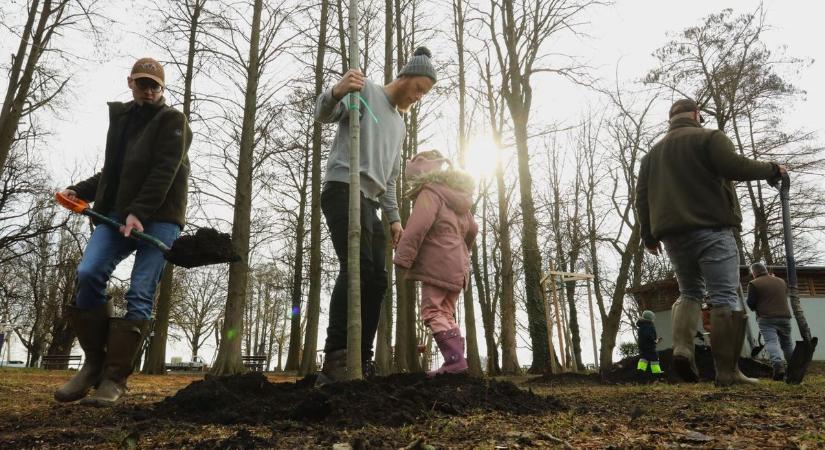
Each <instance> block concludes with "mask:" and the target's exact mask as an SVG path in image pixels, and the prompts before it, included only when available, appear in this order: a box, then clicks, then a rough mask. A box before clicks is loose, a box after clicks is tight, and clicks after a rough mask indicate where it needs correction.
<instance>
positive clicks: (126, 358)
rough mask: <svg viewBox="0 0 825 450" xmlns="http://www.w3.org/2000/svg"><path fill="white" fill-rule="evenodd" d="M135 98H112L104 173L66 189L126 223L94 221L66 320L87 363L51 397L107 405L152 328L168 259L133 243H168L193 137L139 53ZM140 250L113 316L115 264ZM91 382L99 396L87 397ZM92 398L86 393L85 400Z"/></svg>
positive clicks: (176, 226)
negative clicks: (144, 236) (110, 289)
mask: <svg viewBox="0 0 825 450" xmlns="http://www.w3.org/2000/svg"><path fill="white" fill-rule="evenodd" d="M127 83H128V86H129V89H130V90H131V92H132V101H129V102H125V103H122V102H111V103H109V131H108V134H107V137H106V154H105V158H104V161H103V169H102V170H101V171H100V172H98V173H97V174H95V175H94V176H92V177H91V178H89V179H87V180H84V181H81V182H79V183H77V184H75V185H72V186H69V187H68V188H66V189H64V190H63V191H62V192H61V193H62V194H63V195H64V196H66V197H68V198H70V199H72V200H77V199H80V200H84V201H87V202H93V210H94V211H96V212H98V213H101V214H104V215H107V216H109V217H112V218H114V219H115V220H117V221H119V222H121V223H124V224H125V225H124V226H122V227H121V228H120V229H119V230H116V229H114V228H113V227H111V226H109V225H98V226H97V227H95V229H94V232H93V233H92V236H91V238H90V239H89V243H88V244H87V245H86V249H85V251H84V252H83V258H82V260H81V261H80V264H79V265H78V268H77V294H76V296H75V300H74V304H73V305H70V306H69V307H68V309H67V311H68V321H69V323H70V324H71V326H72V328H73V329H74V330H75V332H76V333H77V338H78V341H79V342H80V346H81V347H82V348H83V351H84V353H85V354H86V359H85V361H84V364H83V367H82V368H81V369H80V371H79V372H78V373H77V375H75V376H74V377H73V378H72V379H71V380H69V382H67V383H66V384H64V385H63V386H61V387H60V388H59V389H58V390H57V391H56V392H55V393H54V398H55V400H57V401H59V402H72V401H75V400H80V399H83V401H82V402H81V403H84V404H91V405H94V406H105V405H111V404H114V403H116V402H117V401H118V400H119V399H120V397H121V396H122V395H123V393H124V392H125V391H126V379H127V378H128V377H129V376H130V375H131V374H132V371H133V367H134V362H135V358H136V357H137V354H138V352H139V350H140V345H141V343H142V342H143V340H144V338H145V336H146V334H147V332H148V330H149V319H150V317H151V314H152V306H153V303H154V299H155V290H156V289H157V285H158V282H159V281H160V275H161V272H162V271H163V267H164V265H165V264H166V261H165V259H164V257H163V253H162V252H161V251H160V249H158V248H157V247H155V246H154V245H152V244H148V243H145V242H143V241H137V240H134V239H129V235H130V234H131V232H132V230H137V231H144V232H146V233H148V234H150V235H152V236H154V237H156V238H158V239H160V240H161V241H162V242H163V243H164V244H166V245H168V246H171V244H172V241H174V240H175V239H176V238H177V237H178V235H179V234H180V232H181V229H182V228H183V226H184V223H185V213H186V199H187V193H188V180H189V159H188V157H187V151H188V149H189V144H190V142H191V140H192V139H191V138H192V133H191V131H190V130H189V128H188V127H187V125H186V120H185V118H184V116H183V114H182V113H181V112H180V111H178V110H176V109H174V108H171V107H169V106H167V105H166V104H165V99H164V97H163V90H164V74H163V67H162V66H161V65H160V63H159V62H157V61H156V60H154V59H152V58H141V59H139V60H138V61H137V62H135V64H134V65H133V66H132V71H131V73H130V75H129V77H128V78H127ZM132 253H135V262H134V266H133V268H132V275H131V282H130V286H129V290H128V291H127V292H126V315H125V316H124V317H122V318H119V317H118V318H115V317H111V316H112V305H111V302H109V301H108V298H107V296H106V287H107V284H108V282H109V278H110V277H111V275H112V272H113V271H114V270H115V267H117V265H118V264H119V263H120V262H121V261H123V260H124V259H126V258H127V257H128V256H129V255H131V254H132ZM92 387H95V388H96V389H95V392H94V394H93V395H91V396H89V397H86V396H87V395H88V393H89V391H90V390H91V388H92ZM84 397H86V398H84Z"/></svg>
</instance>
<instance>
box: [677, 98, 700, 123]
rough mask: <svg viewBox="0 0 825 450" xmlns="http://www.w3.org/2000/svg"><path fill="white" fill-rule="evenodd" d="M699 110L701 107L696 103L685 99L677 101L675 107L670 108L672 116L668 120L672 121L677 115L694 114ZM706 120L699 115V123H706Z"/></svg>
mask: <svg viewBox="0 0 825 450" xmlns="http://www.w3.org/2000/svg"><path fill="white" fill-rule="evenodd" d="M697 110H699V105H698V104H697V103H696V101H694V100H692V99H689V98H683V99H681V100H676V101H675V102H674V103H673V105H672V106H671V107H670V114H668V118H669V119H671V118H673V116H675V115H676V114H681V113H686V112H693V111H697ZM704 122H705V119H704V117H702V115H701V114H699V123H704Z"/></svg>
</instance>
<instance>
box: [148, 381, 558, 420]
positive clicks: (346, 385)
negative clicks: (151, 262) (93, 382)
mask: <svg viewBox="0 0 825 450" xmlns="http://www.w3.org/2000/svg"><path fill="white" fill-rule="evenodd" d="M314 381H315V380H314V376H311V377H306V378H304V379H302V380H300V381H298V382H297V383H270V382H269V381H268V380H267V379H266V377H265V376H264V375H263V374H261V373H257V372H252V373H247V374H244V375H236V376H230V377H208V378H206V379H204V380H202V381H195V382H194V383H192V384H190V385H189V386H187V387H185V388H184V389H181V390H180V391H178V393H177V394H175V395H174V396H172V397H167V398H166V399H164V400H163V401H161V402H158V403H157V404H156V405H155V411H156V412H157V413H158V414H159V415H160V416H162V417H168V418H174V419H176V420H188V421H192V422H198V423H221V424H234V423H248V424H257V423H264V422H271V421H279V420H292V421H297V422H324V423H327V424H334V425H340V426H356V427H357V426H363V425H366V424H373V425H388V426H401V425H405V424H409V423H413V422H416V421H419V420H421V419H424V418H427V417H431V416H438V415H448V416H454V415H464V414H467V413H470V412H473V411H482V412H486V411H499V412H505V413H511V414H537V413H543V412H546V411H554V410H559V409H563V406H562V404H561V403H560V402H559V401H558V400H556V399H555V398H552V397H542V396H538V395H535V394H533V393H532V392H528V391H524V390H521V389H519V388H518V387H516V385H514V384H513V383H510V382H502V381H495V380H485V379H479V378H471V377H468V376H464V375H446V376H438V377H435V378H427V377H426V376H425V375H424V374H398V375H391V376H389V377H378V378H376V379H375V380H369V381H349V382H343V383H337V384H332V385H326V386H323V387H321V388H319V389H315V388H314V387H313V384H314Z"/></svg>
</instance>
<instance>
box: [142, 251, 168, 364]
mask: <svg viewBox="0 0 825 450" xmlns="http://www.w3.org/2000/svg"><path fill="white" fill-rule="evenodd" d="M174 269H175V266H173V265H171V264H167V265H166V267H164V269H163V275H162V276H161V279H160V292H158V301H157V306H156V309H155V323H154V327H153V328H152V336H151V337H150V338H149V349H148V350H147V351H146V361H145V362H144V363H143V373H145V374H147V375H165V374H166V338H167V337H168V335H169V311H170V310H171V309H172V284H173V275H174Z"/></svg>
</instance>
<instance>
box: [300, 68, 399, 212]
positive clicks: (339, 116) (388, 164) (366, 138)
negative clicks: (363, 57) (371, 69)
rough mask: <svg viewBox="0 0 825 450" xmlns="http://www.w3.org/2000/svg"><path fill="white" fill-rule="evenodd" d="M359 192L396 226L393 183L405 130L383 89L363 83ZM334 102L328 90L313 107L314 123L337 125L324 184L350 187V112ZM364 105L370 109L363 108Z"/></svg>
mask: <svg viewBox="0 0 825 450" xmlns="http://www.w3.org/2000/svg"><path fill="white" fill-rule="evenodd" d="M361 98H362V99H363V101H362V102H361V105H360V107H361V192H362V193H363V194H364V196H365V197H367V198H369V199H372V200H376V201H378V202H379V203H380V204H381V209H382V210H383V211H384V215H386V217H387V219H388V220H389V222H390V223H392V222H398V221H400V220H401V217H400V216H399V214H398V200H397V198H396V193H395V181H396V179H397V178H398V174H399V172H400V170H401V145H402V143H403V142H404V137H405V136H406V133H407V129H406V127H405V126H404V119H403V118H402V117H401V114H399V113H398V111H397V110H396V109H395V106H393V105H392V104H391V103H390V101H389V98H388V97H387V94H386V93H385V92H384V87H383V86H381V85H378V84H375V83H373V82H371V81H369V80H366V82H365V84H364V89H362V90H361ZM349 99H350V97H349V96H345V97H344V100H342V101H337V100H335V98H334V97H333V96H332V89H327V90H326V91H324V93H323V94H321V96H320V97H318V101H317V103H316V104H315V120H317V121H319V122H322V123H332V122H338V131H337V132H336V133H335V140H334V141H333V143H332V149H331V150H330V152H329V159H328V160H327V172H326V176H325V177H324V181H340V182H342V183H349V142H350V134H349V112H348V111H347V107H346V102H348V101H349ZM364 102H366V103H367V105H368V106H369V109H368V108H367V107H365V106H364Z"/></svg>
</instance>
